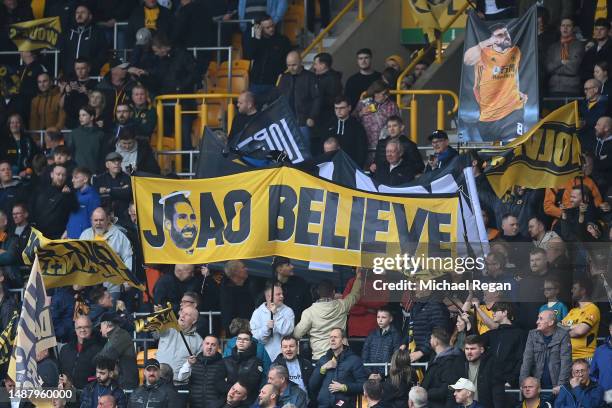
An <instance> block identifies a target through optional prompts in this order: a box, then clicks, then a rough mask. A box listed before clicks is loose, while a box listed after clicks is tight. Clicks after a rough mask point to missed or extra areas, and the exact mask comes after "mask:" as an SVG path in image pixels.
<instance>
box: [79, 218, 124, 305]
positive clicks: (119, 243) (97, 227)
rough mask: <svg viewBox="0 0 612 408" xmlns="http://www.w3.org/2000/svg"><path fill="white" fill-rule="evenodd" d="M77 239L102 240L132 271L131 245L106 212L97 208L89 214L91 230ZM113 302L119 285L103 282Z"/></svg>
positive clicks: (118, 293) (119, 292) (119, 287)
mask: <svg viewBox="0 0 612 408" xmlns="http://www.w3.org/2000/svg"><path fill="white" fill-rule="evenodd" d="M79 239H86V240H104V241H106V242H107V243H108V245H109V246H110V247H111V248H112V249H113V250H114V251H115V252H116V253H117V255H119V257H120V258H121V260H122V261H123V263H124V264H125V266H126V267H127V268H128V269H130V270H132V245H131V244H130V240H129V239H128V238H127V237H126V236H125V234H124V233H123V232H121V230H120V229H119V228H118V227H116V226H115V225H113V224H112V223H111V220H110V217H109V216H108V214H107V213H106V210H104V208H102V207H98V208H96V209H95V210H94V212H93V213H92V214H91V228H87V229H86V230H85V231H83V232H82V233H81V236H80V237H79ZM104 286H105V287H106V288H107V289H108V291H109V292H110V294H111V296H112V297H113V301H114V302H116V301H117V300H118V299H119V296H120V295H121V285H115V284H113V283H109V282H104Z"/></svg>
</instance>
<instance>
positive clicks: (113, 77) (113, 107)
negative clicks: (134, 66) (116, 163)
mask: <svg viewBox="0 0 612 408" xmlns="http://www.w3.org/2000/svg"><path fill="white" fill-rule="evenodd" d="M129 66H130V64H128V63H126V62H123V61H121V60H120V59H116V58H115V59H112V60H111V61H110V63H109V67H110V70H109V72H108V73H107V74H106V75H105V76H104V78H102V80H101V81H100V83H99V84H98V86H97V87H96V90H98V91H100V92H102V94H103V95H104V100H105V101H106V103H105V105H104V108H103V112H102V116H103V117H104V118H108V120H107V119H105V120H104V124H103V125H102V126H100V127H102V128H104V129H105V130H106V131H108V130H109V129H110V128H111V126H112V124H111V120H112V119H115V117H116V116H117V109H118V107H119V105H123V104H126V105H127V104H129V102H130V95H131V92H132V87H133V86H134V85H135V83H134V81H133V80H132V79H131V77H130V76H129V73H128V71H129V70H128V68H129Z"/></svg>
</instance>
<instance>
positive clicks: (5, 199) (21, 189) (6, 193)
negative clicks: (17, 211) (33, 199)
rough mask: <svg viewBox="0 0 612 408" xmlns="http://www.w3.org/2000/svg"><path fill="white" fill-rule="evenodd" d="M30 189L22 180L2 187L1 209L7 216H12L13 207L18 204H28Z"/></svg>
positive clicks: (16, 180) (0, 189) (0, 188)
mask: <svg viewBox="0 0 612 408" xmlns="http://www.w3.org/2000/svg"><path fill="white" fill-rule="evenodd" d="M27 201H28V188H26V186H25V185H24V184H23V183H22V182H21V180H19V179H17V178H14V179H13V180H11V181H10V182H9V183H8V184H6V185H4V186H2V185H0V209H2V211H4V213H5V214H12V211H13V206H14V205H15V204H17V203H27ZM8 218H9V220H10V221H9V224H12V222H11V221H12V217H8Z"/></svg>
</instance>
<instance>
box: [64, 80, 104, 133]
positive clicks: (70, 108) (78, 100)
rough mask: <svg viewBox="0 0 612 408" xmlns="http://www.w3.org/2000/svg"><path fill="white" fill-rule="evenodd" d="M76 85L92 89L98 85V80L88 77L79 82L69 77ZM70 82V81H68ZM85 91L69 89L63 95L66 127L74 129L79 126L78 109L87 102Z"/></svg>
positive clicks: (88, 89)
mask: <svg viewBox="0 0 612 408" xmlns="http://www.w3.org/2000/svg"><path fill="white" fill-rule="evenodd" d="M71 81H74V82H75V84H76V85H77V86H83V87H85V89H86V90H87V92H89V91H92V90H94V89H95V88H96V86H98V81H96V80H95V79H88V80H87V81H84V82H80V81H77V80H76V78H73V79H71ZM69 83H70V81H69ZM87 92H85V93H81V92H79V91H77V90H70V91H69V92H68V93H66V96H65V97H64V112H66V128H68V129H74V128H77V127H79V126H80V124H79V109H81V108H82V107H83V106H85V105H87V104H88V103H89V97H88V96H87Z"/></svg>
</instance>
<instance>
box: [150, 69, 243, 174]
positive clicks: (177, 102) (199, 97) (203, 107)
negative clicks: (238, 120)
mask: <svg viewBox="0 0 612 408" xmlns="http://www.w3.org/2000/svg"><path fill="white" fill-rule="evenodd" d="M230 70H231V67H230ZM237 98H238V94H233V93H222V94H209V93H204V94H176V95H160V96H158V97H157V98H155V103H156V110H157V123H158V125H157V151H158V152H161V151H163V139H164V105H166V104H164V101H168V102H170V103H171V104H173V105H174V150H175V151H182V150H183V141H182V125H183V114H184V113H185V114H196V115H198V114H199V115H200V127H199V129H198V130H199V133H198V134H199V135H201V134H202V133H203V132H204V127H206V126H207V125H208V104H207V103H206V101H207V100H211V99H221V100H223V99H225V100H227V122H226V128H227V133H229V132H230V130H231V126H232V121H233V120H234V115H235V108H234V99H237ZM183 100H195V101H201V104H200V109H199V110H183V108H182V105H181V101H183ZM172 102H173V103H172ZM182 166H183V160H182V155H181V154H177V157H176V168H177V169H178V170H179V171H180V169H182V168H183V167H182Z"/></svg>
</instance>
